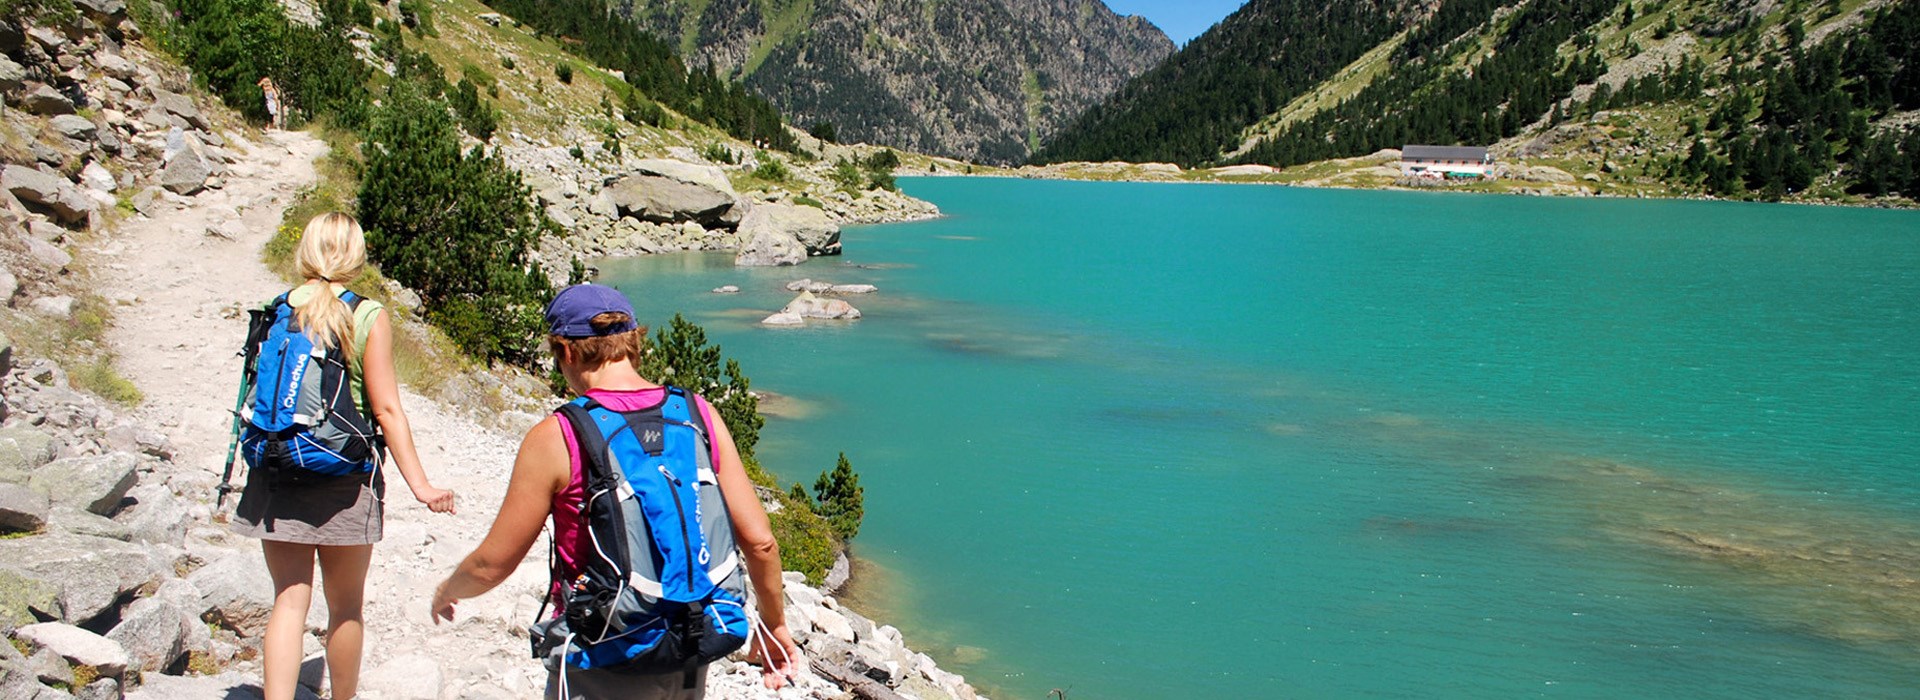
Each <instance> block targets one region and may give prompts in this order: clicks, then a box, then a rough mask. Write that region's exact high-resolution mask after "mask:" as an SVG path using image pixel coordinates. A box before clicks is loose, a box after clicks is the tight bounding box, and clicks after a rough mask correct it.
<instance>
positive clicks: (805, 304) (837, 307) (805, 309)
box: [780, 292, 860, 320]
mask: <svg viewBox="0 0 1920 700" xmlns="http://www.w3.org/2000/svg"><path fill="white" fill-rule="evenodd" d="M780 312H781V313H787V314H793V315H795V316H799V317H801V318H818V319H828V320H834V319H849V320H851V319H856V318H860V310H859V309H856V308H853V305H852V304H849V303H847V302H846V301H844V300H841V299H822V298H820V297H816V296H814V295H813V293H812V292H801V293H800V295H799V296H796V297H794V298H793V301H790V302H787V306H786V308H783V309H781V310H780Z"/></svg>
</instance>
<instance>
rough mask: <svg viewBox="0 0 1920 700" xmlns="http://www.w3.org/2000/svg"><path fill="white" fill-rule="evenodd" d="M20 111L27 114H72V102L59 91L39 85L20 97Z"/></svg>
mask: <svg viewBox="0 0 1920 700" xmlns="http://www.w3.org/2000/svg"><path fill="white" fill-rule="evenodd" d="M20 109H23V110H26V112H27V113H28V114H42V115H51V114H73V100H71V99H68V98H67V96H66V95H63V94H60V91H59V90H55V89H53V88H52V87H49V86H46V85H40V86H38V87H35V88H33V89H32V90H28V91H27V94H25V95H22V96H21V97H20Z"/></svg>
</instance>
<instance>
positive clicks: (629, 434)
mask: <svg viewBox="0 0 1920 700" xmlns="http://www.w3.org/2000/svg"><path fill="white" fill-rule="evenodd" d="M546 319H547V327H548V331H549V333H550V335H549V336H548V339H547V344H548V347H550V348H551V349H552V350H553V356H554V360H555V363H556V364H557V365H559V369H560V372H561V374H563V375H565V377H566V380H567V386H569V387H571V388H572V389H573V390H574V391H576V392H580V393H581V394H582V396H581V397H580V398H578V399H575V400H574V401H572V402H569V403H568V404H566V405H564V406H562V407H561V408H560V410H559V411H557V412H556V415H555V416H554V417H552V418H548V419H547V420H545V421H542V422H541V423H540V424H539V425H536V426H534V427H533V429H532V430H530V431H528V432H527V436H526V439H525V440H523V441H522V442H521V443H520V454H519V456H518V457H516V458H515V460H514V465H513V476H512V478H511V480H510V481H509V482H508V484H507V496H506V500H505V502H504V503H502V504H501V506H500V513H499V514H498V515H497V516H496V517H495V519H494V521H493V529H492V530H491V531H489V532H488V533H487V537H486V540H485V541H483V542H481V543H480V545H479V546H478V547H476V548H475V549H474V550H473V553H472V554H469V555H467V558H466V559H465V560H464V561H462V562H460V566H459V568H457V569H455V570H454V572H453V574H452V575H451V576H449V577H447V580H446V581H444V582H442V583H441V584H440V587H439V588H438V589H437V590H435V591H434V595H433V602H432V604H431V607H430V610H431V611H432V614H433V617H434V621H435V622H436V623H438V622H439V621H441V620H448V621H451V620H452V619H453V614H454V605H455V604H456V603H458V602H459V601H461V600H462V599H466V598H471V597H473V596H477V595H480V594H482V593H485V592H487V591H489V590H491V589H493V587H494V586H497V585H500V582H502V581H505V580H506V579H507V577H508V576H509V575H511V574H512V573H513V570H514V568H515V567H517V566H518V565H519V563H520V560H521V559H523V558H525V557H526V554H527V550H528V549H529V548H530V547H532V546H533V543H534V540H535V539H537V538H538V537H539V536H540V530H541V527H542V526H543V525H545V524H546V522H547V520H548V518H549V517H551V518H552V521H553V533H554V534H553V543H554V546H553V551H552V553H551V555H550V559H551V562H552V571H551V576H552V579H551V581H552V583H551V589H550V597H549V603H550V604H552V605H554V606H555V607H556V608H557V611H556V614H554V615H553V616H552V617H546V616H545V611H544V608H543V610H542V613H541V615H540V617H541V618H543V619H540V620H537V623H536V624H535V625H534V627H533V629H532V630H531V632H532V636H533V642H534V655H535V657H536V658H540V659H542V660H543V661H544V663H545V664H546V667H547V671H548V675H547V690H546V697H547V698H549V699H550V700H552V699H556V698H566V699H568V700H609V699H629V698H633V699H640V698H644V699H646V700H681V699H688V700H693V699H697V698H700V697H702V695H703V694H704V693H705V692H706V676H707V664H708V663H709V662H711V661H713V660H714V659H717V658H721V657H724V656H726V655H727V654H728V653H730V652H732V651H734V650H735V649H738V648H740V647H741V646H742V645H743V644H751V645H752V646H751V653H752V655H753V656H754V658H757V659H759V660H760V662H761V664H762V671H761V673H762V676H761V678H762V683H763V684H764V685H766V686H767V687H769V688H775V689H778V688H780V687H782V686H784V685H786V684H787V683H789V682H791V681H792V680H793V678H794V674H795V673H796V670H795V669H796V668H798V663H799V662H798V658H799V649H797V648H795V647H794V644H793V640H792V638H791V637H790V636H789V634H788V632H787V625H786V612H785V609H784V608H783V603H784V598H783V597H782V596H783V593H782V592H781V578H780V545H779V544H778V543H777V542H775V541H774V537H773V529H772V527H771V526H770V525H769V524H768V522H767V514H766V511H764V510H762V509H761V507H760V499H759V496H758V494H756V493H755V491H754V488H753V482H752V481H750V480H748V478H747V473H746V468H745V467H744V466H742V465H741V463H740V455H739V453H738V452H737V451H736V450H735V448H734V444H733V436H732V434H731V433H729V432H728V431H727V425H726V423H725V422H723V421H722V420H721V419H720V416H719V414H718V413H717V412H715V411H714V410H713V407H712V405H710V404H708V403H707V401H706V399H704V398H701V397H699V396H696V395H694V394H690V393H688V392H686V391H684V390H682V389H679V388H675V387H663V386H660V385H657V384H654V383H653V382H650V381H647V380H646V379H644V378H642V377H641V376H640V373H639V371H638V370H637V369H636V368H635V366H634V363H635V362H636V361H638V360H639V358H640V343H641V341H642V340H643V339H644V338H645V337H646V329H645V328H641V327H640V326H639V325H638V324H636V323H635V322H634V314H633V305H632V304H630V303H628V302H627V299H626V297H625V296H622V295H621V294H620V292H619V291H617V290H615V289H613V288H611V287H603V286H598V285H591V284H583V285H577V286H573V287H568V288H566V289H564V290H561V291H560V293H559V294H558V295H557V296H555V297H554V299H553V303H551V304H549V305H548V307H547V313H546ZM736 540H737V541H738V543H739V545H740V546H739V547H738V548H736V547H735V546H734V545H735V542H736ZM655 562H660V564H659V565H657V566H656V564H655ZM743 574H744V575H745V577H746V580H743V578H742V576H743ZM748 581H750V582H751V585H752V587H753V593H754V596H755V598H756V599H757V600H758V606H759V613H758V614H757V615H755V614H754V613H752V612H751V611H749V610H747V608H746V605H745V603H746V600H745V594H746V586H747V582H748Z"/></svg>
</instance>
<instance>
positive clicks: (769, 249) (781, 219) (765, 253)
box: [733, 204, 840, 267]
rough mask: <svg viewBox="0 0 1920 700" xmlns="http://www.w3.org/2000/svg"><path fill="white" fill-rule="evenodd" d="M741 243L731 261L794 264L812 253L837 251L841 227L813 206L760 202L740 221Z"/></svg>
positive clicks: (747, 263) (835, 253) (737, 262)
mask: <svg viewBox="0 0 1920 700" xmlns="http://www.w3.org/2000/svg"><path fill="white" fill-rule="evenodd" d="M740 235H741V238H742V240H743V241H745V242H744V243H742V244H741V246H740V254H739V255H738V256H736V257H735V258H734V260H733V264H735V265H740V266H745V267H753V266H759V267H767V266H773V265H797V264H799V263H800V262H802V261H804V260H806V259H807V257H808V256H813V255H839V254H840V227H839V226H836V225H834V223H833V221H832V220H831V219H829V218H827V213H826V212H824V211H821V210H819V209H815V208H813V207H800V206H793V205H790V204H761V205H757V206H755V207H754V208H753V210H752V211H749V212H747V216H746V218H745V219H744V220H742V221H741V222H740Z"/></svg>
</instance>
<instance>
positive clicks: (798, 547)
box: [767, 484, 838, 586]
mask: <svg viewBox="0 0 1920 700" xmlns="http://www.w3.org/2000/svg"><path fill="white" fill-rule="evenodd" d="M798 485H799V484H795V486H798ZM781 505H782V506H783V507H782V508H781V509H780V510H779V512H776V513H769V514H767V520H768V521H770V522H771V523H772V524H773V537H774V539H775V540H778V541H779V542H780V568H782V569H785V570H787V571H798V572H800V573H803V574H806V576H807V583H809V584H812V585H815V586H818V585H820V583H821V582H822V581H825V580H826V578H827V570H828V569H831V568H833V558H834V554H835V552H836V550H837V549H838V545H837V543H836V541H835V540H834V538H833V526H832V525H829V524H827V521H826V519H825V518H822V517H820V515H819V514H818V513H815V512H813V509H812V508H809V507H808V506H807V502H806V501H805V500H792V497H791V496H787V495H784V494H783V496H782V498H781Z"/></svg>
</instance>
